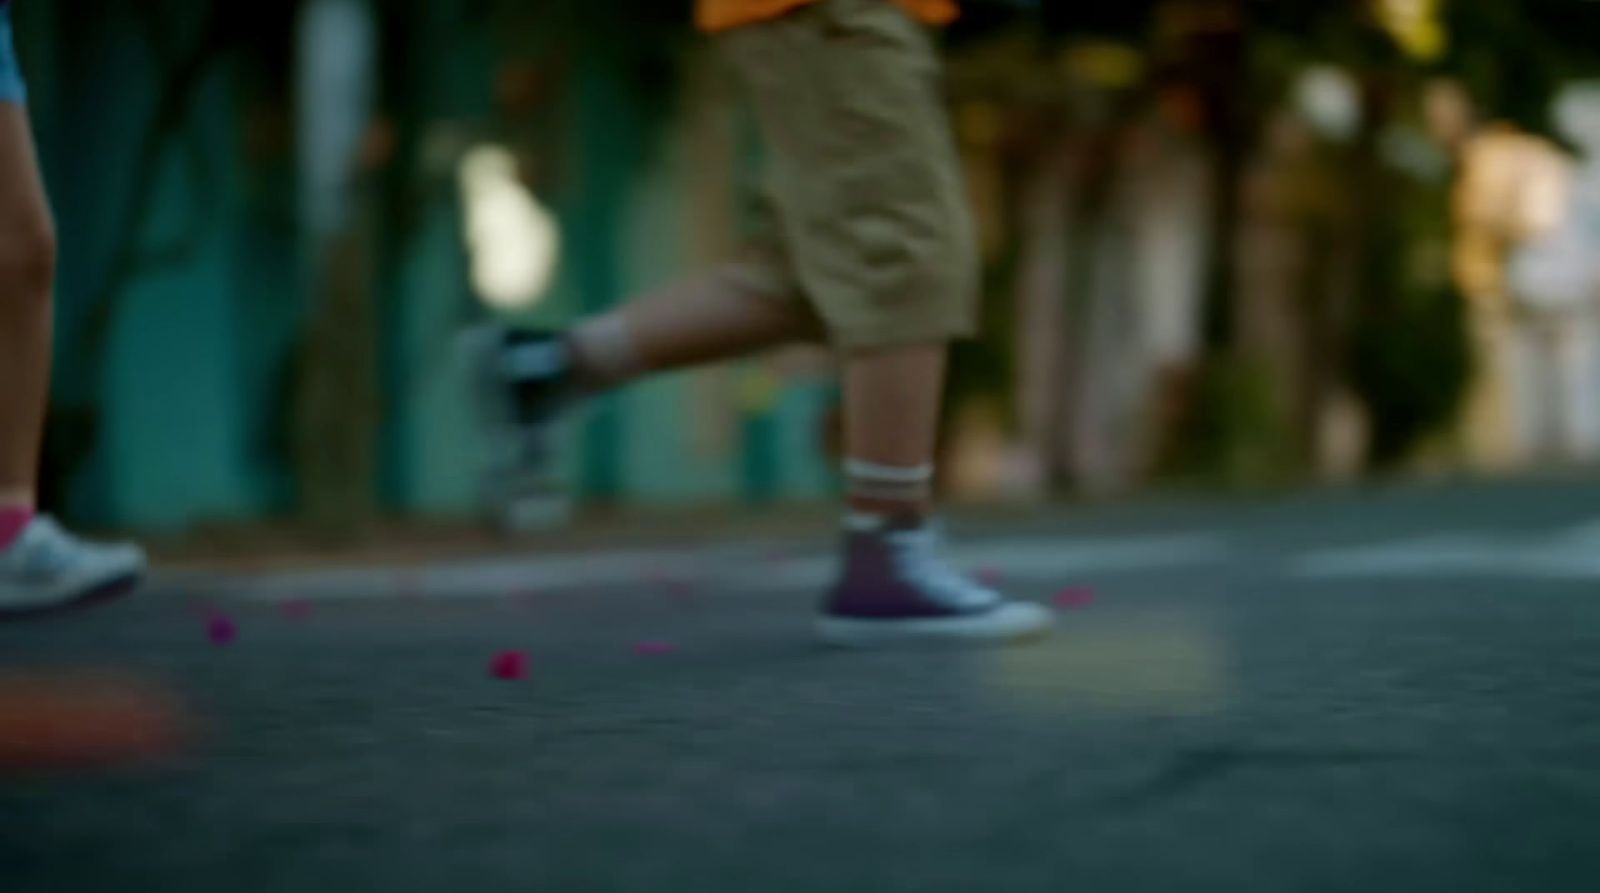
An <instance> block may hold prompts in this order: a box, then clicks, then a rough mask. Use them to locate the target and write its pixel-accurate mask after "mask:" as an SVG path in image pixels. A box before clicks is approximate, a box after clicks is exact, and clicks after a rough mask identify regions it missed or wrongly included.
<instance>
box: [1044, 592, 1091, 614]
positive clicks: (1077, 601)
mask: <svg viewBox="0 0 1600 893" xmlns="http://www.w3.org/2000/svg"><path fill="white" fill-rule="evenodd" d="M1050 601H1051V603H1052V604H1054V605H1055V606H1056V607H1058V608H1066V609H1067V610H1069V611H1070V610H1076V609H1078V608H1087V607H1088V606H1090V605H1092V604H1094V590H1093V589H1090V588H1089V587H1087V586H1069V587H1067V588H1066V589H1063V590H1061V591H1060V592H1058V593H1056V596H1055V598H1053V599H1051V600H1050Z"/></svg>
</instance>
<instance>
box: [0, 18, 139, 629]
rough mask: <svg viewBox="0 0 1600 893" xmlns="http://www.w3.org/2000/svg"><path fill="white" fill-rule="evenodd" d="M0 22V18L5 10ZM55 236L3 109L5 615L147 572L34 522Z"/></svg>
mask: <svg viewBox="0 0 1600 893" xmlns="http://www.w3.org/2000/svg"><path fill="white" fill-rule="evenodd" d="M0 14H3V12H0ZM54 276H55V229H54V225H53V223H52V221H51V219H50V210H49V205H48V204H47V202H46V200H45V194H44V185H43V183H42V182H41V178H40V176H39V165H38V161H37V160H36V159H35V157H34V150H33V135H32V133H31V132H30V130H29V127H28V120H27V116H26V114H25V112H24V111H23V109H22V107H21V106H20V105H18V104H15V103H4V102H0V617H5V618H10V617H16V616H32V615H34V614H37V613H40V612H48V611H55V610H60V609H64V608H70V607H75V606H78V605H83V604H89V603H93V602H96V601H99V600H102V599H104V598H106V597H109V596H112V595H118V594H121V593H125V592H127V591H128V590H129V589H131V588H132V585H133V584H134V583H136V582H137V581H138V579H139V577H140V576H141V575H142V574H143V573H144V566H145V561H144V554H143V553H142V552H140V551H139V550H138V549H137V548H134V547H132V546H98V545H94V544H91V543H87V542H84V541H82V540H78V539H77V538H75V537H73V536H71V535H70V534H68V533H66V532H65V531H63V530H61V528H60V527H58V526H56V525H55V524H54V523H53V522H50V521H48V520H41V519H38V518H35V517H34V515H33V509H34V499H35V493H36V491H37V488H38V470H37V469H38V465H39V441H40V435H41V434H42V433H43V429H44V411H45V395H46V389H47V387H48V382H49V378H50V337H51V332H50V313H51V307H50V291H51V287H52V285H53V279H54Z"/></svg>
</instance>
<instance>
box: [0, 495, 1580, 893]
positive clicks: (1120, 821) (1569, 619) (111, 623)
mask: <svg viewBox="0 0 1600 893" xmlns="http://www.w3.org/2000/svg"><path fill="white" fill-rule="evenodd" d="M1597 522H1600V483H1596V482H1593V481H1585V480H1560V481H1548V480H1547V481H1536V482H1516V483H1499V484H1471V485H1465V484H1456V485H1440V486H1434V487H1414V488H1396V489H1384V490H1368V491H1352V492H1344V493H1331V494H1329V493H1323V494H1310V495H1297V496H1288V497H1279V498H1274V499H1265V500H1252V501H1248V502H1242V503H1241V502H1234V503H1222V502H1216V503H1207V502H1204V501H1183V502H1167V503H1160V504H1155V503H1150V504H1140V505H1132V506H1120V507H1112V508H1107V509H1104V510H1099V511H1081V510H1080V511H1073V512H1069V513H1041V514H1039V515H1037V516H1023V515H1019V516H1017V517H1015V518H1013V519H1011V520H994V519H988V520H971V519H969V520H967V521H966V522H965V523H963V520H962V519H961V518H960V517H958V518H956V519H955V520H954V524H953V527H954V528H955V531H956V532H957V533H958V534H959V535H960V536H961V542H962V543H963V546H962V548H961V550H960V551H959V553H958V555H959V557H960V559H961V561H962V562H963V563H964V564H966V565H967V566H969V567H972V568H973V569H975V570H980V571H982V572H983V573H985V574H988V575H991V576H995V577H997V578H999V579H1000V580H1001V581H1002V582H1003V584H1004V585H1005V586H1006V587H1007V588H1008V589H1010V590H1011V591H1013V592H1014V593H1015V594H1017V595H1019V596H1022V597H1027V598H1033V599H1038V600H1041V601H1059V602H1060V603H1061V606H1062V607H1061V609H1060V610H1061V615H1060V621H1061V624H1060V633H1059V635H1057V636H1056V637H1054V638H1053V639H1052V640H1050V641H1049V642H1047V643H1045V644H1042V645H1038V646H1035V647H1032V648H1024V649H1014V650H1010V651H1005V652H998V653H966V654H955V655H951V654H938V653H930V652H926V651H923V652H901V653H872V654H857V653H844V654H840V653H830V652H825V651H822V650H819V649H817V648H814V647H813V646H812V645H811V644H810V643H809V642H808V640H807V637H806V634H807V630H808V620H809V615H808V612H809V609H810V607H811V595H812V591H813V590H814V588H815V586H816V585H818V583H820V582H821V581H823V580H825V579H826V576H827V574H828V571H829V566H828V561H827V559H826V554H827V545H828V540H827V537H826V536H825V535H824V534H823V533H822V532H819V533H818V534H816V535H815V536H814V537H812V538H810V539H806V540H797V541H793V542H789V541H781V542H774V541H770V540H769V541H750V542H738V541H734V542H728V541H722V542H716V543H701V544H698V545H692V546H684V547H679V548H671V549H669V548H641V547H639V546H637V545H633V546H629V547H627V548H623V547H616V548H611V549H607V548H604V547H599V546H596V547H593V548H591V549H590V550H588V551H584V552H579V553H574V554H563V555H541V556H539V557H537V558H529V557H526V556H524V557H516V556H512V557H508V558H503V559H494V560H488V559H483V560H479V559H473V560H458V561H455V562H454V563H442V564H437V565H427V566H423V567H414V568H411V569H406V570H395V569H393V568H389V569H381V568H343V569H337V568H336V569H328V568H322V569H313V570H306V571H303V572H298V573H296V572H284V571H275V572H273V573H271V574H265V573H259V572H252V573H235V574H227V573H211V574H205V575H198V574H194V573H187V574H182V575H172V574H168V575H167V576H166V577H165V578H163V579H158V580H157V581H156V582H155V583H154V585H152V586H151V587H150V588H149V589H148V590H147V591H146V592H144V593H142V594H141V595H140V596H138V597H136V598H135V599H133V600H130V601H127V602H124V603H122V604H119V605H115V606H111V607H107V608H105V609H102V610H100V611H98V612H92V613H86V614H83V615H81V616H73V617H66V618H59V619H53V620H49V621H45V622H33V623H28V624H22V625H8V626H3V627H0V672H5V673H8V674H11V675H14V676H15V675H18V674H24V675H25V674H40V673H55V672H57V671H59V670H63V669H81V668H85V667H91V668H103V669H105V670H108V671H110V672H113V673H117V674H123V675H126V676H127V677H129V678H134V679H139V680H144V681H146V682H156V683H160V684H164V685H166V686H169V687H170V688H171V689H172V690H173V691H174V692H175V693H177V694H178V695H179V696H181V697H182V698H183V699H185V701H186V702H187V703H188V704H189V705H190V708H191V709H192V710H193V712H194V713H195V715H196V716H197V717H198V718H199V720H200V729H199V731H198V732H197V733H196V735H195V736H194V737H193V739H192V740H191V741H190V742H189V744H188V745H187V746H186V747H185V748H184V749H183V750H182V751H181V752H179V753H177V754H175V755H173V756H171V757H170V758H168V759H165V760H161V761H157V762H153V763H142V764H134V765H119V766H114V767H111V768H109V769H99V770H95V771H76V772H54V773H45V774H38V773H35V774H20V773H18V772H15V771H12V772H10V773H3V772H0V890H3V891H6V893H44V891H50V893H57V891H80V890H81V891H104V890H156V891H163V893H183V891H190V890H194V891H217V890H226V891H229V893H246V891H295V893H300V891H315V890H358V891H360V890H373V891H384V893H403V891H451V890H471V891H474V893H479V891H523V893H526V891H555V893H569V891H570V893H584V891H595V893H601V891H607V893H609V891H649V893H676V891H684V893H724V891H726V893H790V891H793V893H850V891H872V893H942V891H950V893H958V891H959V893H1009V891H1041V893H1044V891H1049V893H1059V891H1063V890H1066V891H1072V890H1079V891H1119V893H1127V891H1153V893H1154V891H1175V890H1181V891H1185V893H1194V891H1213V890H1214V891H1226V893H1246V891H1263V893H1269V891H1270V893H1282V891H1330V893H1332V891H1350V893H1371V891H1390V890H1393V891H1405V893H1421V891H1431V890H1439V891H1449V893H1469V891H1517V893H1525V891H1566V890H1571V891H1585V893H1590V891H1594V890H1596V889H1600V523H1597ZM1063 593H1064V595H1063ZM224 616H225V617H226V618H228V619H229V620H231V621H232V624H233V626H234V627H235V628H236V630H237V638H236V639H234V640H233V641H231V642H224V643H221V644H219V643H218V642H216V641H214V640H213V635H211V634H214V633H215V632H216V629H215V627H216V626H217V618H218V617H224ZM224 638H225V637H224ZM507 651H516V652H524V653H525V654H526V655H527V661H528V662H527V672H526V676H525V677H524V678H521V679H513V680H505V679H496V678H493V676H492V675H491V673H490V664H491V662H492V661H493V659H494V657H495V656H496V654H498V653H501V652H507Z"/></svg>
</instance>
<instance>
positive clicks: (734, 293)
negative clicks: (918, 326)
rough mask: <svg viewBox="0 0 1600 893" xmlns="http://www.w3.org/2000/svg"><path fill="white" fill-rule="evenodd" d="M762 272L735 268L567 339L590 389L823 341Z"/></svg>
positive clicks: (595, 322)
mask: <svg viewBox="0 0 1600 893" xmlns="http://www.w3.org/2000/svg"><path fill="white" fill-rule="evenodd" d="M784 290H785V289H784V287H783V286H782V285H780V284H778V283H776V282H772V281H770V280H769V279H768V277H766V276H765V275H764V274H763V273H762V272H761V271H759V270H757V269H755V268H752V267H746V266H742V265H735V266H728V267H724V268H722V269H719V270H716V271H714V272H712V273H710V274H707V275H705V276H702V277H700V278H699V279H694V280H690V281H688V282H685V283H682V284H679V285H675V286H669V287H667V288H664V289H662V290H661V291H659V292H656V293H654V294H651V295H646V296H645V297H643V298H640V299H638V300H635V301H631V302H629V303H628V304H626V305H624V306H622V307H620V308H618V309H616V310H614V311H612V312H610V313H606V314H604V315H601V316H598V317H594V318H592V319H589V320H586V321H584V322H583V323H580V324H579V325H578V326H577V327H576V328H575V329H573V330H572V331H571V332H570V333H569V334H568V336H567V338H568V342H569V343H570V344H571V345H572V347H573V353H574V354H575V362H576V364H577V367H578V369H577V374H578V377H579V379H580V380H581V381H582V382H583V384H584V385H585V386H587V387H589V388H602V387H611V386H615V385H618V384H622V383H624V382H626V381H629V380H631V379H633V378H636V377H638V376H641V375H646V374H650V373H654V372H662V371H667V370H671V369H680V368H684V367H688V366H695V365H699V364H702V363H709V362H713V361H715V360H722V359H727V358H730V357H737V356H744V355H746V354H751V353H755V352H758V351H761V350H764V349H767V348H771V347H776V346H779V345H783V344H790V343H794V342H796V341H807V340H819V339H820V338H821V337H822V335H823V330H822V324H821V322H820V321H819V320H818V319H817V317H816V314H815V313H813V312H812V311H811V309H810V308H809V307H807V306H806V304H805V303H804V302H803V301H801V300H799V299H798V297H797V296H790V295H785V294H782V293H781V292H782V291H784Z"/></svg>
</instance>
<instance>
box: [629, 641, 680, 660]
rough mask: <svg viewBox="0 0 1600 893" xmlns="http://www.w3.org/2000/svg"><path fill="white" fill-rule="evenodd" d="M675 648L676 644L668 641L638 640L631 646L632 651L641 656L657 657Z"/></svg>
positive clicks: (671, 651)
mask: <svg viewBox="0 0 1600 893" xmlns="http://www.w3.org/2000/svg"><path fill="white" fill-rule="evenodd" d="M677 650H678V648H677V646H676V645H673V644H671V643H670V642H640V643H638V644H637V645H634V646H633V653H635V654H638V655H640V656H643V657H659V656H661V655H663V654H671V653H673V652H674V651H677Z"/></svg>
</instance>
